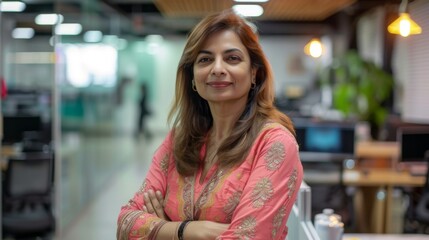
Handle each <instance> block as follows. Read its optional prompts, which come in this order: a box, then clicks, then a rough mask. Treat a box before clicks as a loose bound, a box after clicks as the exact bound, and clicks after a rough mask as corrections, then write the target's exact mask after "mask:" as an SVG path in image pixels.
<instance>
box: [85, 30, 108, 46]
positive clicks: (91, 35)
mask: <svg viewBox="0 0 429 240" xmlns="http://www.w3.org/2000/svg"><path fill="white" fill-rule="evenodd" d="M102 38H103V33H102V32H101V31H95V30H94V31H87V32H85V34H84V35H83V40H84V41H85V42H90V43H94V42H100V41H101V39H102Z"/></svg>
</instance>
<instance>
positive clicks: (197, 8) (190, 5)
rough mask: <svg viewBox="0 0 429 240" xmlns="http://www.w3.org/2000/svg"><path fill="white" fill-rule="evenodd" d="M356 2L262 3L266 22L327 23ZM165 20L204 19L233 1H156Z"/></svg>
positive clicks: (280, 0)
mask: <svg viewBox="0 0 429 240" xmlns="http://www.w3.org/2000/svg"><path fill="white" fill-rule="evenodd" d="M354 2H356V0H335V1H334V0H287V1H285V0H270V1H268V2H266V3H260V5H261V6H262V7H263V8H264V14H263V15H262V16H261V17H260V19H264V20H299V21H320V20H324V19H326V18H328V17H330V16H331V15H333V14H334V13H336V12H338V11H339V10H341V9H344V8H346V7H348V6H350V5H351V4H353V3H354ZM154 3H155V5H156V6H157V7H158V9H159V10H160V12H161V13H162V14H163V15H164V16H166V17H179V18H180V17H203V16H206V15H207V14H210V13H214V12H218V11H221V10H223V9H227V8H230V7H232V5H234V1H232V0H205V1H201V0H155V1H154Z"/></svg>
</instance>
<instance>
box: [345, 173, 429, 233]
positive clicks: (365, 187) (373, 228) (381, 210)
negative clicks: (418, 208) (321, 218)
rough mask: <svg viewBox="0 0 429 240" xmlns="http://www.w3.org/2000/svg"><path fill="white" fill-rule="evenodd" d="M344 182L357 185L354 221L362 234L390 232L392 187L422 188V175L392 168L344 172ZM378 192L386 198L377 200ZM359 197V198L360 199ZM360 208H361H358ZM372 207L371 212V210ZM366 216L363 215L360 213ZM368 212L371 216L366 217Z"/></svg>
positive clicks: (423, 178) (347, 184)
mask: <svg viewBox="0 0 429 240" xmlns="http://www.w3.org/2000/svg"><path fill="white" fill-rule="evenodd" d="M343 183H344V185H346V186H357V187H359V188H358V193H357V194H356V195H355V200H356V204H357V206H356V207H355V208H356V209H357V211H356V218H357V221H358V225H360V227H361V228H362V229H360V230H361V231H363V232H373V233H392V232H393V230H394V229H392V227H391V223H392V222H391V221H392V210H393V209H392V206H393V205H392V203H393V197H394V196H393V189H394V187H405V186H408V187H423V186H424V184H425V177H424V176H412V175H410V174H409V173H408V172H405V171H402V172H399V171H396V170H392V169H371V170H362V171H357V170H345V172H344V175H343ZM380 190H384V191H385V193H386V194H385V197H378V198H377V193H378V192H379V191H380ZM359 198H361V199H359ZM359 205H360V206H359ZM373 208H374V209H373ZM365 213H367V215H366V216H364V215H363V214H365ZM369 213H370V214H369Z"/></svg>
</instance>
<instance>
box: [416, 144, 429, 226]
mask: <svg viewBox="0 0 429 240" xmlns="http://www.w3.org/2000/svg"><path fill="white" fill-rule="evenodd" d="M425 159H426V161H427V163H428V168H427V170H426V182H425V186H424V188H423V192H422V195H421V197H420V199H419V200H418V202H417V205H416V208H415V219H416V220H417V221H418V222H419V223H420V224H421V227H420V231H421V232H423V233H426V234H429V150H428V151H426V153H425Z"/></svg>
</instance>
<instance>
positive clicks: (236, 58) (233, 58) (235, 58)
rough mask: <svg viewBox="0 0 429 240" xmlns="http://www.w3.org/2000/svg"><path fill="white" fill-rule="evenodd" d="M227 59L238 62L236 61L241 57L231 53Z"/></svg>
mask: <svg viewBox="0 0 429 240" xmlns="http://www.w3.org/2000/svg"><path fill="white" fill-rule="evenodd" d="M228 60H229V61H234V62H238V61H240V60H241V58H240V57H239V56H235V55H232V56H229V57H228Z"/></svg>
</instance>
